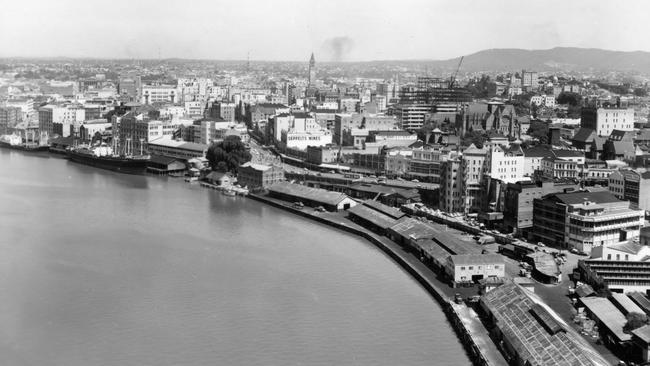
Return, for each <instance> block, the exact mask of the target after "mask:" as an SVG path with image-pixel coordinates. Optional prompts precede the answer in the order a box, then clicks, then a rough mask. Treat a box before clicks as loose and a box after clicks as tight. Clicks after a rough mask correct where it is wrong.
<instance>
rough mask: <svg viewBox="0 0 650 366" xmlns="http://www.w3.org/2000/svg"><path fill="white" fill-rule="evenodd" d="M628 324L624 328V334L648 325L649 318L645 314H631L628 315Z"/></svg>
mask: <svg viewBox="0 0 650 366" xmlns="http://www.w3.org/2000/svg"><path fill="white" fill-rule="evenodd" d="M626 318H627V323H625V325H624V326H623V331H624V332H628V333H629V332H631V331H633V330H635V329H637V328H641V327H642V326H644V325H646V324H648V317H647V316H646V315H645V314H641V313H635V312H631V313H629V314H627V316H626Z"/></svg>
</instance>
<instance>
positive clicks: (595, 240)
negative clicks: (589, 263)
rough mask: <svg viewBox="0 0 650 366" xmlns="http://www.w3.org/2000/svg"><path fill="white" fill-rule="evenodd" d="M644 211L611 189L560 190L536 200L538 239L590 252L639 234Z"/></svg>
mask: <svg viewBox="0 0 650 366" xmlns="http://www.w3.org/2000/svg"><path fill="white" fill-rule="evenodd" d="M643 221H644V211H643V210H639V209H634V208H630V203H629V202H626V201H621V200H619V199H618V198H616V197H615V196H614V195H613V194H611V193H610V192H607V191H600V192H573V193H558V194H551V195H548V196H545V197H543V198H535V199H534V200H533V227H534V228H535V230H534V231H533V232H532V236H533V238H534V240H536V241H541V242H544V243H546V244H549V245H553V246H556V247H559V248H562V249H573V248H575V249H577V250H579V251H581V252H585V253H587V254H589V253H591V250H592V249H593V248H595V247H598V246H608V245H612V244H617V243H619V242H623V241H627V240H631V239H633V238H635V237H638V236H639V230H640V229H641V227H643Z"/></svg>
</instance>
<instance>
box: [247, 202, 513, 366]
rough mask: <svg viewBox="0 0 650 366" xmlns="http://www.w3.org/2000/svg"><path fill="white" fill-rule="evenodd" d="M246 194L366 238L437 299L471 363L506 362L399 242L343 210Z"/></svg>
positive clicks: (494, 365) (473, 317) (476, 322)
mask: <svg viewBox="0 0 650 366" xmlns="http://www.w3.org/2000/svg"><path fill="white" fill-rule="evenodd" d="M249 197H250V198H252V199H254V200H257V201H261V202H264V203H267V204H270V205H272V206H275V207H278V208H281V209H284V210H286V211H289V212H292V213H295V214H297V215H300V216H303V217H306V218H309V219H312V220H315V221H317V222H320V223H322V224H325V225H329V226H332V227H335V228H338V229H340V230H344V231H347V232H349V233H352V234H356V235H359V236H361V237H363V238H365V239H367V240H369V241H370V242H371V243H373V244H374V245H376V246H377V247H378V248H379V249H381V250H382V251H384V252H385V253H386V254H387V255H388V256H389V257H391V258H392V259H393V260H394V261H395V262H397V264H399V265H400V266H401V267H402V268H403V269H404V270H405V271H406V272H408V273H409V274H410V275H411V276H413V278H414V279H415V280H417V281H418V282H419V283H420V285H421V286H422V287H424V289H425V290H427V292H429V294H431V296H433V298H435V299H436V300H437V301H438V302H439V303H440V305H441V307H442V309H443V310H444V312H445V314H446V315H447V318H448V319H449V321H450V323H451V324H452V327H453V328H454V330H455V331H456V334H457V335H458V337H459V338H460V340H461V342H462V343H463V345H464V346H465V349H466V351H467V353H468V355H469V356H470V359H471V360H472V362H473V363H474V364H475V365H484V366H488V365H490V366H506V365H508V363H507V362H506V360H505V358H504V357H503V355H502V354H501V352H500V351H499V349H498V348H497V346H496V345H495V344H494V342H493V341H492V339H491V338H490V337H489V332H488V330H487V329H486V328H485V326H484V325H483V323H482V322H481V321H480V319H479V318H478V315H477V314H476V313H475V312H474V311H473V310H472V309H470V308H468V307H467V306H465V305H459V304H454V302H453V296H454V293H455V292H454V289H452V288H450V287H449V286H447V285H445V284H444V283H443V282H441V281H440V280H439V279H438V278H437V275H436V274H435V273H434V272H433V271H432V270H431V269H430V268H429V267H427V266H426V264H424V263H422V262H421V261H420V259H419V258H417V257H416V256H415V255H413V254H412V253H410V252H408V251H406V250H404V248H402V247H401V246H400V245H399V244H397V243H395V242H393V241H392V240H390V239H389V238H387V237H384V236H381V235H379V234H376V233H374V232H372V231H370V230H368V229H366V228H364V227H362V226H360V225H357V224H356V223H354V222H352V221H350V220H349V219H348V218H347V217H345V216H344V214H343V213H332V212H318V211H313V212H310V211H311V210H304V209H303V210H301V209H296V208H294V207H292V206H291V204H290V203H287V202H284V201H281V200H277V199H273V198H269V197H266V196H261V195H257V194H250V195H249Z"/></svg>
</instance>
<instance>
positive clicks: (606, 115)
mask: <svg viewBox="0 0 650 366" xmlns="http://www.w3.org/2000/svg"><path fill="white" fill-rule="evenodd" d="M580 127H585V128H590V129H592V130H594V131H596V134H597V135H598V136H603V137H607V136H609V135H610V134H611V133H612V131H614V130H621V131H631V130H633V129H634V109H632V108H583V109H582V114H581V117H580Z"/></svg>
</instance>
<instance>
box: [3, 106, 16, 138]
mask: <svg viewBox="0 0 650 366" xmlns="http://www.w3.org/2000/svg"><path fill="white" fill-rule="evenodd" d="M20 121H21V110H20V108H16V107H0V134H6V133H9V130H10V129H12V128H14V126H16V125H17V124H18V122H20Z"/></svg>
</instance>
